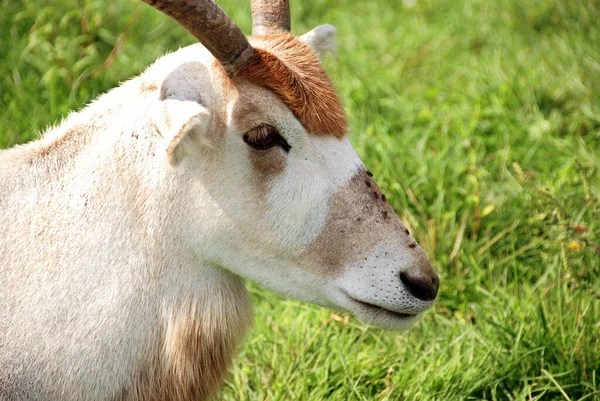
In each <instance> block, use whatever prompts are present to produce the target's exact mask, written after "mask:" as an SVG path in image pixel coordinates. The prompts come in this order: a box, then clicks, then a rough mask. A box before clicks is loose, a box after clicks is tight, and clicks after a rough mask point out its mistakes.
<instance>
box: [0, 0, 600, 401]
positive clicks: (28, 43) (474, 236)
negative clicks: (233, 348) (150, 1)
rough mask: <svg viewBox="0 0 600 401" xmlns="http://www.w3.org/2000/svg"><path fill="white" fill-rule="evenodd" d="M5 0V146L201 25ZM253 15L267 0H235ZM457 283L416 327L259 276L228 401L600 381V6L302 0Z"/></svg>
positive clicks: (395, 199)
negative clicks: (279, 290)
mask: <svg viewBox="0 0 600 401" xmlns="http://www.w3.org/2000/svg"><path fill="white" fill-rule="evenodd" d="M74 3H76V2H73V1H67V0H54V1H52V2H49V1H47V2H43V1H39V0H38V1H30V2H25V1H24V0H0V4H1V9H2V13H0V56H1V57H0V121H1V122H2V132H1V134H0V147H7V146H11V145H13V144H16V143H20V142H24V141H26V140H30V139H32V138H34V137H35V135H36V133H37V132H38V131H39V130H41V129H43V127H45V126H47V125H49V124H52V123H56V122H58V121H60V119H61V118H62V116H64V115H65V114H66V113H67V112H68V111H69V110H71V109H77V108H81V107H83V106H84V105H85V104H86V102H88V101H90V100H92V99H93V98H94V97H95V96H97V95H98V94H99V93H101V92H103V91H105V90H107V89H109V88H110V87H113V86H115V85H117V83H118V82H119V81H122V80H126V79H127V78H128V77H131V76H133V75H136V74H137V73H139V72H140V71H141V70H142V69H143V68H145V66H147V65H148V64H150V63H151V62H152V61H153V60H154V59H156V58H157V57H158V56H159V55H161V54H163V53H164V52H166V51H169V50H174V49H176V48H178V47H179V46H183V45H186V44H189V43H192V42H193V40H192V38H191V37H190V36H189V35H187V34H186V33H185V32H184V31H183V30H182V29H180V28H178V27H177V26H176V25H175V24H174V23H173V22H171V21H170V20H168V19H167V18H166V17H163V16H162V15H160V14H159V13H157V12H154V11H153V10H151V9H150V8H148V7H146V6H141V5H139V4H137V3H136V2H135V1H128V2H110V1H108V0H89V1H85V2H83V1H81V0H80V1H79V3H78V4H74ZM220 4H221V5H222V6H223V8H224V9H225V10H226V11H227V12H228V13H229V14H230V15H232V16H233V18H234V19H235V20H236V21H238V23H239V24H240V25H241V27H242V29H243V30H244V31H245V32H249V30H250V29H249V26H250V20H249V2H247V1H243V2H242V1H236V2H234V1H233V0H230V1H226V0H223V1H220ZM292 13H293V26H294V31H295V32H297V33H302V32H304V31H305V30H307V29H310V28H312V27H313V26H314V25H317V24H320V23H324V22H329V23H332V24H334V25H335V26H336V27H337V28H338V44H339V51H340V56H339V59H338V60H334V59H333V58H330V59H328V60H327V62H326V66H327V69H328V71H329V72H330V74H331V76H332V78H333V80H334V81H335V83H336V86H337V87H338V88H339V91H340V93H341V96H342V99H343V102H344V105H345V107H346V110H347V112H348V115H349V119H350V123H351V126H352V134H351V140H352V142H353V144H354V146H355V147H356V149H357V151H358V153H359V154H360V155H361V157H362V158H363V160H364V161H365V163H366V164H367V166H368V167H369V168H370V169H371V170H372V171H373V172H374V173H375V177H376V178H377V181H378V182H379V184H380V185H381V186H382V189H383V190H384V192H386V193H387V195H388V198H389V199H390V201H391V203H392V205H393V207H394V208H395V210H396V211H397V212H398V214H399V215H400V216H401V218H402V219H403V221H404V222H405V223H406V224H407V225H408V226H409V227H410V229H411V232H412V233H413V234H414V235H415V237H416V238H417V240H418V241H419V242H420V243H421V244H422V245H423V247H424V248H425V250H426V251H427V253H428V254H429V255H430V257H431V259H432V262H433V263H434V265H435V267H436V268H437V270H438V272H439V273H440V275H441V279H442V286H441V290H440V296H439V301H438V302H437V304H436V308H435V311H432V312H430V313H428V314H427V315H426V316H425V318H424V319H423V320H422V321H421V322H420V323H419V324H418V325H417V326H415V327H414V328H413V329H411V330H409V331H407V332H402V333H397V332H385V331H382V330H380V329H376V328H369V327H366V326H364V325H363V324H361V323H359V322H357V321H356V320H355V319H353V318H351V317H350V318H348V317H347V316H345V315H342V316H338V315H336V314H334V313H332V312H330V311H328V310H325V309H321V308H318V307H315V306H311V305H307V304H303V303H300V302H297V301H294V300H289V299H283V298H281V297H279V296H277V295H275V294H273V293H270V292H268V291H265V290H263V289H260V288H258V287H257V286H254V285H251V286H250V288H251V291H252V295H253V298H254V301H255V305H256V307H255V311H256V319H255V327H254V330H253V332H252V333H251V335H250V336H249V337H248V339H247V342H246V344H245V346H244V347H243V349H242V352H241V354H240V357H239V359H238V360H237V362H236V365H235V367H234V369H233V371H232V374H231V376H230V379H229V381H228V382H227V384H226V386H225V388H224V390H223V391H222V393H221V394H220V395H219V399H220V400H269V401H275V400H413V399H414V400H434V399H435V400H478V399H489V400H513V399H514V400H590V401H591V400H600V245H599V243H600V199H599V196H600V173H599V172H598V170H599V168H600V156H599V155H600V23H598V21H600V5H598V3H597V2H594V1H591V0H548V1H542V0H537V1H535V0H534V1H531V0H526V1H520V0H499V1H495V2H493V1H468V2H459V1H452V0H439V1H433V0H414V1H404V2H402V1H397V0H386V1H384V0H380V1H372V2H366V1H365V2H359V1H353V0H343V1H342V0H338V1H335V0H333V1H325V0H314V1H310V2H309V1H304V2H300V1H299V0H295V1H293V2H292Z"/></svg>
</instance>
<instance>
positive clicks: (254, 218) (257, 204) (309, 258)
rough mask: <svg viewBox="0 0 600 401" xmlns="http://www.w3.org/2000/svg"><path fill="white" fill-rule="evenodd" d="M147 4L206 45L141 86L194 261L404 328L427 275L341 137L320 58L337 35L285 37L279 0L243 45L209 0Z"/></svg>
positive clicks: (343, 127) (434, 286)
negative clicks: (153, 105)
mask: <svg viewBox="0 0 600 401" xmlns="http://www.w3.org/2000/svg"><path fill="white" fill-rule="evenodd" d="M144 1H145V2H147V3H149V4H151V5H152V6H154V7H156V8H158V9H159V10H161V11H163V12H164V13H166V14H167V15H169V16H171V17H173V18H174V19H175V20H176V21H177V22H178V23H180V24H181V25H182V26H184V27H185V28H186V29H187V30H188V31H189V32H190V33H192V34H193V35H194V36H195V37H196V38H198V39H199V40H200V42H201V43H202V44H203V45H204V48H201V47H200V46H199V45H194V46H191V47H189V48H185V49H182V50H180V51H179V52H177V53H175V54H172V55H169V56H167V57H165V58H164V59H162V60H164V61H161V60H159V61H158V62H157V63H156V64H155V65H154V66H153V67H151V68H150V69H149V70H148V71H147V73H145V74H144V75H142V78H143V82H142V83H141V87H140V93H142V96H153V97H156V98H157V99H158V100H159V102H158V104H159V105H160V106H159V107H160V110H158V111H153V117H152V118H153V120H154V124H155V127H156V129H157V130H158V131H159V132H160V134H161V136H163V137H164V138H165V140H166V142H165V149H166V152H167V156H168V159H169V161H170V166H171V167H170V168H171V169H172V172H171V173H172V174H173V177H174V178H173V182H174V185H177V186H178V189H177V191H178V193H179V195H180V196H178V197H177V199H174V200H173V202H174V203H180V205H178V206H177V210H181V211H183V212H181V213H180V220H179V223H178V224H180V227H184V228H183V235H182V238H183V241H185V242H186V246H189V248H190V249H192V251H193V253H194V255H195V257H196V258H197V259H198V260H199V261H201V262H202V263H205V264H209V265H213V266H218V267H219V268H224V269H226V270H229V271H231V272H233V273H235V274H238V275H240V276H243V277H245V278H247V279H250V280H253V281H256V282H258V283H260V284H262V285H264V286H266V287H267V288H270V289H272V290H275V291H277V292H279V293H282V294H284V295H288V296H291V297H294V298H297V299H300V300H304V301H308V302H313V303H316V304H319V305H323V306H327V307H331V308H334V309H342V310H345V311H349V312H352V313H354V314H355V315H356V316H357V317H358V318H359V319H360V320H362V321H364V322H367V323H370V324H374V325H377V326H381V327H385V328H403V327H407V326H408V325H410V324H411V323H413V322H414V321H415V320H416V316H417V315H418V314H419V313H420V312H423V311H425V310H426V309H428V308H429V307H431V305H432V303H433V301H434V299H435V297H436V295H437V290H438V276H437V274H436V273H435V271H434V269H433V268H432V267H431V265H430V263H429V261H428V259H427V257H426V255H425V252H424V251H423V249H422V248H421V247H420V246H419V245H418V244H417V243H416V242H415V240H414V239H413V238H412V237H411V235H410V233H409V232H408V230H407V229H406V228H405V227H404V226H403V224H402V223H401V221H400V219H399V218H398V217H397V216H396V214H395V213H394V211H393V210H392V208H391V207H390V205H389V203H388V202H387V201H386V199H385V196H384V195H383V194H382V192H381V190H380V189H379V187H378V186H377V184H376V183H375V181H374V180H373V178H372V175H371V174H370V173H369V171H368V170H367V169H365V167H364V165H363V163H362V162H361V160H360V159H359V157H358V156H357V154H356V152H355V151H354V150H353V148H352V146H351V144H350V142H349V140H348V138H347V137H346V131H347V123H346V119H345V115H344V111H343V109H342V106H341V103H340V101H339V98H338V96H337V94H336V91H335V90H334V88H333V86H332V84H331V82H330V80H329V78H328V77H327V75H326V73H325V71H324V70H323V68H322V67H321V63H320V60H319V57H320V56H322V54H323V53H324V52H326V51H327V50H335V42H334V39H333V35H334V34H335V29H334V28H333V27H331V26H329V25H324V26H320V27H317V28H315V29H314V30H312V31H310V32H308V33H307V34H305V35H303V36H300V37H295V36H293V35H292V34H291V33H289V30H290V17H289V6H288V2H287V1H286V0H271V1H265V2H264V3H262V2H260V1H258V0H253V2H252V14H253V35H254V36H253V37H252V38H250V40H249V41H248V40H247V39H246V38H245V37H244V35H243V34H242V32H241V31H240V29H239V28H238V27H237V26H236V25H235V24H234V23H233V22H232V21H231V20H230V19H229V17H227V15H226V14H225V13H223V11H222V10H221V9H220V8H219V7H217V6H216V5H215V4H214V3H213V2H212V1H209V0H144ZM207 50H208V51H207ZM174 59H177V60H179V62H175V63H174V62H173V61H174ZM167 60H168V61H167ZM165 71H166V72H165ZM153 77H159V78H156V80H153V79H155V78H153Z"/></svg>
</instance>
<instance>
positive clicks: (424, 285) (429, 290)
mask: <svg viewBox="0 0 600 401" xmlns="http://www.w3.org/2000/svg"><path fill="white" fill-rule="evenodd" d="M400 281H402V284H404V286H405V287H406V289H407V290H408V292H410V293H411V294H412V295H414V296H415V297H416V298H419V299H420V300H421V301H433V300H434V299H435V296H436V295H437V292H438V287H439V286H440V279H439V278H438V276H437V274H434V275H433V276H425V277H423V276H421V275H416V274H411V273H410V272H402V273H400Z"/></svg>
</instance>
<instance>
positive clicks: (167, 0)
mask: <svg viewBox="0 0 600 401" xmlns="http://www.w3.org/2000/svg"><path fill="white" fill-rule="evenodd" d="M143 1H144V2H145V3H147V4H149V5H151V6H152V7H154V8H156V9H157V10H160V11H162V12H163V13H165V14H167V15H168V16H169V17H171V18H173V19H174V20H175V21H177V22H178V23H179V24H180V25H181V26H183V27H184V28H185V29H186V30H187V31H188V32H189V33H191V34H192V35H194V36H195V37H196V39H198V40H199V41H200V43H202V44H203V45H204V47H206V48H207V49H208V50H209V51H210V52H211V53H212V55H213V56H214V57H215V58H216V59H217V60H219V62H220V63H221V65H222V66H223V68H224V69H225V71H226V72H227V74H228V75H229V76H230V77H233V76H235V74H236V73H237V72H238V71H239V70H240V69H241V68H242V67H244V66H245V65H246V64H248V62H249V61H251V60H252V59H253V58H254V57H255V56H256V52H255V51H254V49H253V48H252V46H251V45H250V43H248V40H247V39H246V37H245V36H244V34H243V33H242V31H241V30H240V28H239V27H238V26H237V25H236V24H235V23H234V22H233V21H232V20H231V18H229V16H227V14H225V13H224V12H223V10H221V8H219V6H217V5H216V4H215V2H214V1H212V0H143Z"/></svg>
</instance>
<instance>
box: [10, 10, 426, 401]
mask: <svg viewBox="0 0 600 401" xmlns="http://www.w3.org/2000/svg"><path fill="white" fill-rule="evenodd" d="M145 1H146V2H147V3H149V4H150V5H152V6H154V7H156V8H157V9H159V10H160V11H162V12H164V13H166V14H167V15H169V16H171V17H172V18H174V19H175V20H176V21H177V22H178V23H180V24H181V25H182V26H184V27H185V28H186V29H187V30H188V31H189V32H190V33H191V34H192V35H194V36H195V37H196V38H197V39H198V40H199V41H200V43H199V44H195V45H192V46H189V47H186V48H183V49H180V50H178V51H177V52H175V53H172V54H169V55H167V56H165V57H162V58H160V59H159V60H158V61H156V62H155V63H154V64H153V65H152V66H150V67H149V68H148V69H147V70H146V71H145V72H144V73H143V74H142V75H140V76H138V77H137V78H134V79H132V80H130V81H128V82H126V83H124V84H123V85H121V86H120V87H118V88H116V89H113V90H111V91H110V92H109V93H107V94H105V95H103V96H101V97H100V98H99V99H97V100H96V101H95V102H93V103H92V104H90V105H89V106H87V107H85V108H84V109H83V110H81V111H79V112H76V113H73V114H71V115H69V117H68V118H67V119H65V121H64V122H63V123H62V124H60V125H59V126H57V127H53V128H50V129H48V130H47V131H46V132H45V133H44V134H43V135H42V136H41V138H40V139H39V140H37V141H34V142H31V143H28V144H25V145H22V146H17V147H15V148H12V149H9V150H4V151H2V152H0V399H1V400H2V401H7V400H10V401H24V400H28V401H86V400H89V401H126V400H127V401H150V400H156V401H171V400H172V401H192V400H194V401H197V400H204V399H207V398H210V397H211V396H212V395H213V394H214V393H215V391H216V390H217V389H218V387H219V385H220V383H221V382H222V380H223V377H224V375H225V373H226V371H227V369H228V367H229V366H230V364H231V362H232V360H233V358H234V356H235V349H236V345H237V344H238V343H239V342H240V341H241V339H242V337H243V335H244V332H245V329H246V328H247V327H248V326H249V324H250V322H251V319H252V313H251V305H250V301H249V297H248V292H247V290H246V288H245V287H244V284H243V281H242V280H243V279H248V280H252V281H255V282H257V283H260V284H262V285H263V286H265V287H267V288H269V289H271V290H274V291H277V292H279V293H281V294H284V295H287V296H290V297H293V298H297V299H299V300H303V301H307V302H312V303H315V304H318V305H323V306H326V307H330V308H334V309H337V310H344V311H349V312H351V313H353V314H355V315H356V316H357V317H358V318H359V319H360V320H362V321H364V322H367V323H370V324H373V325H376V326H380V327H384V328H390V329H398V328H405V327H407V326H409V325H410V324H411V323H413V322H414V321H415V320H416V319H417V316H418V315H419V314H420V313H422V312H424V311H425V310H427V309H428V308H430V307H431V305H432V303H433V301H434V299H435V297H436V295H437V290H438V277H437V275H436V273H435V271H434V270H433V268H432V267H431V265H430V263H429V261H428V259H427V257H426V255H425V252H424V251H423V250H422V249H421V247H420V246H419V245H418V244H417V243H416V242H415V240H414V239H413V238H412V237H411V235H410V234H409V232H408V231H407V230H406V228H405V227H404V226H403V224H402V223H401V222H400V220H399V219H398V217H397V216H396V215H395V214H394V212H393V210H392V208H391V207H390V205H389V204H388V202H387V201H386V199H385V197H384V196H383V194H382V192H381V190H380V189H379V187H378V186H377V184H376V183H375V181H374V180H373V178H372V177H371V174H370V173H369V172H368V171H367V170H366V169H365V167H364V165H363V163H362V162H361V160H360V159H359V157H358V156H357V154H356V152H355V151H354V150H353V148H352V146H351V144H350V142H349V140H348V138H347V137H346V131H347V123H346V118H345V115H344V111H343V108H342V106H341V102H340V100H339V97H338V95H337V93H336V91H335V89H334V88H333V86H332V83H331V82H330V80H329V78H328V77H327V75H326V73H325V71H324V70H323V68H322V66H321V63H320V57H321V56H322V55H323V54H324V53H325V52H327V51H329V50H332V49H334V48H335V41H334V38H333V35H334V33H335V29H334V28H333V27H332V26H329V25H323V26H319V27H317V28H315V29H314V30H312V31H310V32H308V33H306V34H305V35H302V36H300V37H295V36H293V35H292V34H291V33H290V32H289V31H290V12H289V6H288V3H287V0H268V1H266V0H265V1H264V2H261V1H260V0H253V2H252V13H253V36H252V37H251V38H250V39H246V37H245V36H244V35H243V34H242V32H241V31H240V29H239V28H238V27H237V26H236V25H235V24H234V23H233V22H232V21H231V20H230V19H229V18H228V17H227V15H226V14H225V13H223V11H222V10H221V9H220V8H219V7H217V6H216V5H215V4H214V3H213V2H212V1H210V0H145Z"/></svg>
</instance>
